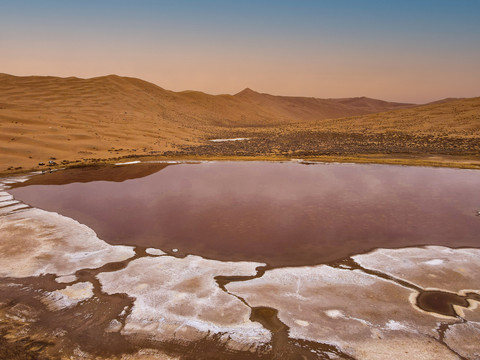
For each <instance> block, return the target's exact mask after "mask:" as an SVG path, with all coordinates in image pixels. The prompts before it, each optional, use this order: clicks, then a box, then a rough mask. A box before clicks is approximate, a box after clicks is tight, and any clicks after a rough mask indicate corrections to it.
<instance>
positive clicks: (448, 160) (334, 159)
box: [0, 154, 480, 177]
mask: <svg viewBox="0 0 480 360" xmlns="http://www.w3.org/2000/svg"><path fill="white" fill-rule="evenodd" d="M295 160H296V161H299V162H324V163H353V164H378V165H401V166H423V167H442V168H453V169H471V170H480V159H475V158H471V157H460V156H451V155H445V156H428V155H425V156H411V155H410V156H408V155H407V156H404V157H401V156H393V157H390V156H388V157H387V156H385V155H384V154H375V155H370V154H369V155H361V154H359V155H351V156H332V155H318V156H305V157H301V158H299V157H291V156H281V155H246V156H231V155H210V156H208V155H207V156H205V155H181V154H179V155H125V156H121V157H114V158H103V159H95V160H89V159H85V160H81V161H76V162H71V163H68V164H57V165H55V166H47V165H45V166H35V167H31V168H23V167H22V168H21V169H19V168H18V167H17V168H15V169H11V170H3V171H0V177H7V176H11V175H25V174H30V173H32V172H37V171H42V170H45V171H48V170H49V169H52V170H63V169H72V168H83V167H95V166H105V165H109V166H111V165H113V166H115V165H116V164H117V163H120V162H121V163H123V162H125V163H127V162H132V161H140V162H145V161H295ZM122 165H123V164H122ZM117 166H118V165H117Z"/></svg>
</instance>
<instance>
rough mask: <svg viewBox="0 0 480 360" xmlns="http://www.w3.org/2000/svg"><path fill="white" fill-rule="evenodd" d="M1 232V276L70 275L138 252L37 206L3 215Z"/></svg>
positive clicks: (0, 222) (0, 223) (126, 257)
mask: <svg viewBox="0 0 480 360" xmlns="http://www.w3.org/2000/svg"><path fill="white" fill-rule="evenodd" d="M0 233H1V234H2V239H1V242H0V253H1V254H2V261H1V263H0V276H2V277H27V276H39V275H42V274H56V275H58V276H61V275H71V274H73V273H75V272H76V271H77V270H80V269H83V268H98V267H100V266H102V265H104V264H106V263H109V262H115V261H123V260H126V259H128V258H129V257H132V256H134V254H135V252H134V250H133V248H132V247H129V246H111V245H109V244H107V243H105V242H104V241H102V240H100V239H99V238H98V237H97V235H96V234H95V232H94V231H93V230H92V229H90V228H89V227H87V226H85V225H82V224H80V223H79V222H77V221H75V220H73V219H70V218H68V217H65V216H62V215H59V214H57V213H53V212H47V211H44V210H40V209H34V208H28V209H26V210H24V211H22V212H14V213H11V212H10V213H7V214H6V215H4V216H3V217H2V218H1V221H0Z"/></svg>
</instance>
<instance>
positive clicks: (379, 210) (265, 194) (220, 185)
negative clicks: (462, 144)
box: [10, 162, 480, 267]
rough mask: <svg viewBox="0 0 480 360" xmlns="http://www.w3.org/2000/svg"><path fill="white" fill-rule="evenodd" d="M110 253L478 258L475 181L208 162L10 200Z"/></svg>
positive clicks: (134, 171) (427, 172) (322, 259)
mask: <svg viewBox="0 0 480 360" xmlns="http://www.w3.org/2000/svg"><path fill="white" fill-rule="evenodd" d="M10 192H11V193H12V194H13V195H14V196H15V198H17V199H19V200H22V201H23V202H25V203H27V204H30V205H32V206H34V207H38V208H42V209H45V210H48V211H55V212H58V213H60V214H63V215H66V216H69V217H71V218H73V219H76V220H78V221H79V222H81V223H83V224H86V225H88V226H89V227H91V228H92V229H94V230H95V231H96V232H97V234H98V236H99V237H100V238H101V239H103V240H105V241H107V242H109V243H111V244H124V245H138V246H142V247H155V248H159V249H162V250H164V251H167V252H170V253H171V252H172V249H178V252H177V253H176V254H179V255H180V256H182V255H185V254H196V255H200V256H203V257H206V258H211V259H219V260H250V261H259V262H265V263H267V264H269V265H271V266H274V267H277V266H290V265H294V266H297V265H312V264H320V263H328V262H332V261H335V260H338V259H341V258H344V257H347V256H349V255H352V254H358V253H364V252H367V251H370V250H372V249H375V248H379V247H382V248H399V247H406V246H418V245H445V246H450V247H479V245H480V216H476V212H477V211H478V210H480V171H473V170H458V169H440V168H425V167H403V166H385V165H353V164H315V165H304V164H299V163H269V162H212V163H201V164H176V165H168V166H167V165H165V164H135V165H124V166H118V167H104V168H97V169H71V170H66V171H59V172H57V173H53V174H46V175H41V176H35V177H33V178H32V180H30V181H27V182H26V183H23V184H21V185H20V186H18V187H16V188H14V189H12V190H10Z"/></svg>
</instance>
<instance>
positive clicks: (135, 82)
mask: <svg viewBox="0 0 480 360" xmlns="http://www.w3.org/2000/svg"><path fill="white" fill-rule="evenodd" d="M479 105H480V104H479V101H478V99H460V100H449V101H447V102H441V103H437V104H435V103H434V104H430V105H426V106H421V107H413V105H411V104H402V103H391V102H386V101H382V100H376V99H369V98H365V97H361V98H345V99H317V98H307V97H287V96H274V95H269V94H261V93H258V92H255V91H253V90H250V89H245V90H243V91H241V92H240V93H238V94H236V95H216V96H214V95H209V94H205V93H202V92H197V91H183V92H173V91H169V90H165V89H163V88H161V87H159V86H157V85H154V84H152V83H149V82H146V81H143V80H140V79H135V78H128V77H120V76H116V75H109V76H102V77H97V78H91V79H79V78H75V77H70V78H58V77H46V76H27V77H17V76H12V75H7V74H0V171H5V169H7V168H9V167H14V168H15V167H19V166H21V167H23V168H24V169H25V168H31V167H34V166H35V165H36V164H37V163H38V162H40V161H42V162H46V161H47V160H48V159H49V158H51V157H55V158H57V159H59V160H60V159H61V160H68V161H74V160H81V159H106V158H112V157H118V156H127V155H139V154H161V153H164V152H166V151H177V154H178V150H181V151H183V150H182V149H185V147H186V146H190V147H191V148H192V149H193V148H195V147H196V146H198V145H202V146H204V145H206V144H209V145H210V143H209V142H205V141H206V139H208V138H211V137H212V136H221V137H229V136H231V137H236V136H235V134H238V133H240V132H242V133H245V132H246V131H247V130H248V131H250V133H251V132H253V133H255V132H257V130H258V131H259V133H262V134H264V135H265V136H272V134H273V135H275V134H280V133H287V132H288V133H292V134H293V133H295V132H296V131H297V130H299V131H303V132H311V133H315V132H317V133H318V132H322V131H330V132H344V133H351V132H363V133H378V132H385V131H401V132H407V133H411V132H418V131H423V132H425V133H431V134H433V133H435V134H437V133H439V131H440V129H442V131H443V132H444V133H447V134H450V133H452V131H454V132H456V134H457V135H459V136H466V137H471V136H477V135H478V114H479V110H478V109H479V107H478V106H479ZM385 111H387V113H381V114H378V113H380V112H385ZM369 114H370V115H369ZM248 131H247V132H248ZM262 136H263V135H262ZM359 141H360V140H359ZM231 146H234V145H231ZM288 147H289V148H290V150H289V151H290V152H292V151H295V146H294V143H293V142H291V143H290V144H289V145H288ZM268 151H270V150H268V149H266V150H264V151H262V152H261V153H262V154H264V153H268ZM220 155H222V154H220Z"/></svg>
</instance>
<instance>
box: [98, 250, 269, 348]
mask: <svg viewBox="0 0 480 360" xmlns="http://www.w3.org/2000/svg"><path fill="white" fill-rule="evenodd" d="M260 265H262V264H258V263H248V262H221V261H215V260H206V259H203V258H201V257H199V256H192V255H189V256H187V257H185V258H183V259H178V258H174V257H170V256H162V257H157V258H140V259H138V260H134V261H132V262H131V263H129V264H128V266H127V267H126V268H125V269H123V270H120V271H116V272H110V273H100V274H99V275H98V276H97V277H98V278H99V280H100V282H101V284H102V289H103V291H105V292H107V293H109V294H114V293H127V294H129V296H133V297H135V304H134V306H133V309H132V312H131V313H130V315H129V316H128V317H127V321H126V324H125V327H124V329H123V330H122V333H124V334H125V335H135V336H138V334H143V336H145V337H149V338H155V339H156V340H160V341H169V340H171V339H173V338H175V339H177V340H184V341H188V340H200V339H202V338H204V337H205V336H207V335H212V334H225V335H228V336H229V337H230V338H231V341H233V344H231V343H230V342H229V343H228V344H227V345H232V346H234V347H238V346H239V345H240V347H241V346H243V345H245V346H251V345H253V346H255V345H259V344H264V343H267V342H268V341H270V339H271V336H270V332H269V331H268V330H266V329H265V328H263V327H262V326H261V325H260V324H259V323H257V322H252V321H250V319H249V317H250V308H249V307H248V306H246V305H245V304H243V303H242V302H241V301H240V300H239V299H237V298H236V297H234V296H232V295H229V294H227V293H226V292H224V291H223V290H221V289H220V288H219V286H218V285H217V284H216V282H215V280H214V277H215V276H217V275H227V276H228V275H242V276H246V275H253V274H255V272H256V271H255V268H256V267H257V266H260ZM225 337H226V336H225Z"/></svg>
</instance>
